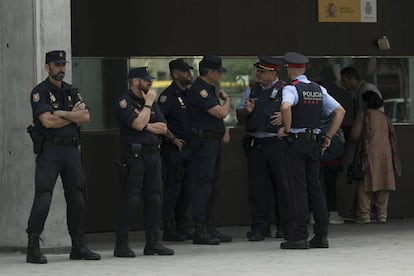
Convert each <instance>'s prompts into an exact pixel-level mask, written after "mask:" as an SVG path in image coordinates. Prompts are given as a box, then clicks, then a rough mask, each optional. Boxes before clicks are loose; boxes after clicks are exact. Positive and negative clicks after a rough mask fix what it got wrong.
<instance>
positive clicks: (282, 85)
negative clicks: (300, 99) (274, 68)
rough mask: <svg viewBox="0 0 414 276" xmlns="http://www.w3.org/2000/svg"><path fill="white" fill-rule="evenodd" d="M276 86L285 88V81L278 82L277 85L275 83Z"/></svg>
mask: <svg viewBox="0 0 414 276" xmlns="http://www.w3.org/2000/svg"><path fill="white" fill-rule="evenodd" d="M276 86H278V87H284V86H286V82H285V81H281V80H280V81H278V82H277V83H276Z"/></svg>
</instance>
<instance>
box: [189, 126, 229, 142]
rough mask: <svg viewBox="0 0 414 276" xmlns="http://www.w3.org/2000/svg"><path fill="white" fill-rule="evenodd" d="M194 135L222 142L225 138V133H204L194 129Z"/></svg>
mask: <svg viewBox="0 0 414 276" xmlns="http://www.w3.org/2000/svg"><path fill="white" fill-rule="evenodd" d="M191 132H192V134H193V135H194V136H197V137H200V138H202V139H217V140H221V139H222V138H223V136H224V133H218V132H212V131H204V130H198V129H194V128H193V129H192V130H191Z"/></svg>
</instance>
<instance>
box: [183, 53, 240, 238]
mask: <svg viewBox="0 0 414 276" xmlns="http://www.w3.org/2000/svg"><path fill="white" fill-rule="evenodd" d="M224 72H226V69H224V68H223V66H222V62H221V58H220V57H218V56H210V55H208V56H204V57H203V59H202V60H201V61H200V63H199V73H200V76H199V77H198V78H197V79H196V80H195V81H194V83H193V85H192V86H191V87H190V89H189V91H188V96H187V104H188V114H189V117H190V127H191V131H192V138H191V141H190V144H191V148H192V151H193V160H192V163H193V166H194V174H195V175H194V188H193V196H192V215H193V222H194V225H195V233H194V237H193V243H194V244H210V245H216V244H219V243H220V242H230V241H231V240H232V237H231V236H227V235H224V234H222V233H220V232H218V231H217V229H216V228H215V227H214V226H213V224H212V217H211V216H212V211H213V207H214V203H215V200H216V193H217V181H218V174H219V171H220V156H221V141H222V139H223V137H224V136H225V132H226V129H225V126H224V122H223V119H224V118H225V117H226V116H227V114H229V112H230V107H231V98H230V97H229V95H227V93H225V92H221V93H220V95H219V97H220V99H221V100H223V101H224V103H223V104H220V101H219V98H218V97H217V95H216V88H215V86H214V85H215V84H216V83H217V82H218V81H219V80H220V78H221V76H222V74H223V73H224Z"/></svg>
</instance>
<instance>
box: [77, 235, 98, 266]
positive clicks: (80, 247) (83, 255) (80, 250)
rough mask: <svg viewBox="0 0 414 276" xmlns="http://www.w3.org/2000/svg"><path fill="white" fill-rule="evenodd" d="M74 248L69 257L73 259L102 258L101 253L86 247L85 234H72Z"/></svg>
mask: <svg viewBox="0 0 414 276" xmlns="http://www.w3.org/2000/svg"><path fill="white" fill-rule="evenodd" d="M71 238H72V249H71V250H70V255H69V258H70V259H71V260H100V259H101V255H99V254H97V253H95V252H92V251H91V250H89V248H87V247H86V245H85V241H84V239H83V235H77V236H71Z"/></svg>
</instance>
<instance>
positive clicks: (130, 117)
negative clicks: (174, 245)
mask: <svg viewBox="0 0 414 276" xmlns="http://www.w3.org/2000/svg"><path fill="white" fill-rule="evenodd" d="M128 79H129V86H130V89H129V90H128V92H126V93H125V94H124V95H122V96H121V97H120V98H119V100H118V102H117V105H116V117H117V120H118V125H119V131H120V138H121V149H122V155H121V160H120V161H119V162H118V163H119V164H118V165H119V169H120V175H121V183H122V185H123V186H122V195H121V206H120V209H119V214H118V221H117V225H116V228H115V233H116V236H117V237H116V245H115V250H114V256H116V257H135V252H134V251H132V250H131V249H130V248H129V246H128V227H129V223H130V219H131V214H132V212H133V210H134V209H137V208H138V202H139V198H140V195H141V193H142V194H143V198H144V226H145V238H146V243H145V248H144V255H154V254H158V255H173V254H174V251H173V250H172V249H169V248H166V247H164V246H162V245H161V244H160V243H159V220H160V216H161V185H162V179H161V157H160V152H159V150H160V141H161V139H160V135H163V134H165V133H166V132H167V125H166V123H165V119H164V116H163V115H162V112H161V110H160V109H159V107H158V105H157V103H156V102H154V101H155V99H156V92H155V91H154V90H153V89H151V86H152V79H154V78H153V77H152V76H151V75H150V74H149V72H148V68H147V67H138V68H133V69H131V70H130V71H129V74H128Z"/></svg>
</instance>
